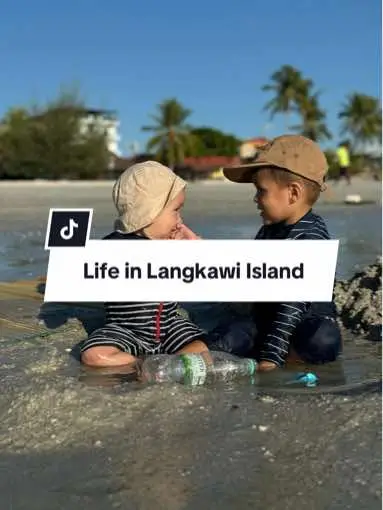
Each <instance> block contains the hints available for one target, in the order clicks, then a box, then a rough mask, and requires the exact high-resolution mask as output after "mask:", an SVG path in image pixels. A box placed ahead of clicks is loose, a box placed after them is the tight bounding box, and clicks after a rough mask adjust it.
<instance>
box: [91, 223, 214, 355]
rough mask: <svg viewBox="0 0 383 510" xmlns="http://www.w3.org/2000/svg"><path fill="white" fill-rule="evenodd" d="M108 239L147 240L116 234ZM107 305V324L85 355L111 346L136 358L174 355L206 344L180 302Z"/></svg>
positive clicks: (203, 332) (92, 340)
mask: <svg viewBox="0 0 383 510" xmlns="http://www.w3.org/2000/svg"><path fill="white" fill-rule="evenodd" d="M104 239H116V240H118V239H120V240H122V239H129V240H132V239H137V240H138V239H140V240H143V239H147V238H143V237H139V236H137V235H135V234H124V233H122V232H118V231H116V232H112V233H111V234H109V235H108V236H106V237H105V238H104ZM128 285H129V284H127V293H129V286H128ZM104 306H105V319H106V320H105V325H104V326H103V327H101V328H99V329H97V330H95V331H93V332H92V333H91V334H90V335H89V337H88V338H87V339H86V340H85V341H84V342H83V343H82V345H81V351H82V352H84V351H86V350H87V349H90V348H91V347H96V346H101V345H103V346H105V345H109V346H112V347H117V348H118V349H120V350H121V351H123V352H127V353H129V354H132V355H133V356H142V355H145V354H159V353H167V354H171V353H175V352H177V351H178V350H180V349H182V348H183V347H185V346H186V345H188V344H190V343H191V342H193V341H194V340H202V341H203V338H204V336H205V334H206V333H205V331H204V330H202V329H201V328H199V327H198V326H196V325H195V324H194V323H193V322H191V321H190V320H188V319H187V318H185V317H182V316H181V315H180V314H179V313H178V304H177V303H173V302H163V303H141V302H126V303H125V302H124V303H112V302H109V303H105V305H104Z"/></svg>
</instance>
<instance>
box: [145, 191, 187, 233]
mask: <svg viewBox="0 0 383 510" xmlns="http://www.w3.org/2000/svg"><path fill="white" fill-rule="evenodd" d="M184 202H185V192H184V191H181V193H179V194H178V195H177V196H176V198H174V199H173V200H172V201H171V202H169V203H168V205H167V206H166V207H165V208H164V209H163V211H162V212H161V213H160V214H159V215H158V216H157V218H156V219H155V220H154V221H153V223H152V224H151V225H149V226H148V227H147V228H146V229H145V234H146V235H147V236H148V237H149V238H150V239H172V238H173V237H174V235H175V233H176V232H177V230H178V229H179V227H180V225H181V223H182V218H181V213H180V211H181V208H182V206H183V204H184Z"/></svg>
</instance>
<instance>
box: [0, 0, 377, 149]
mask: <svg viewBox="0 0 383 510" xmlns="http://www.w3.org/2000/svg"><path fill="white" fill-rule="evenodd" d="M380 23H381V7H380V0H321V1H319V0H296V1H295V2H291V1H290V0H273V1H260V0H238V1H237V2H234V0H231V1H229V0H194V1H193V2H182V1H179V0H177V1H176V0H163V1H161V2H159V1H158V0H141V1H136V0H125V1H124V0H110V1H109V2H102V1H101V0H99V1H97V0H77V1H75V0H66V1H65V2H52V1H51V0H50V1H47V0H34V1H31V0H12V1H11V0H3V2H1V5H0V31H1V38H0V65H1V67H0V68H1V75H2V80H1V94H0V115H3V114H4V112H5V111H6V110H7V109H8V108H9V107H11V106H16V105H28V104H29V103H31V102H32V101H38V102H44V101H46V100H49V99H52V98H54V97H55V95H56V94H57V92H58V90H59V87H60V86H62V85H66V86H71V85H72V84H77V85H78V86H79V88H80V91H81V94H82V96H83V98H84V99H85V100H86V102H87V104H88V105H89V106H91V107H97V108H99V107H100V108H110V109H115V110H117V112H118V115H119V117H120V120H121V134H122V137H123V140H122V145H121V149H122V150H123V152H124V153H129V149H128V146H129V144H131V143H132V142H133V141H138V142H139V143H140V149H141V150H143V149H144V143H145V140H146V139H147V136H148V134H147V133H143V132H141V130H140V128H141V126H142V125H143V124H148V122H149V120H150V119H149V117H148V116H149V114H151V113H154V111H155V107H156V105H157V104H158V103H159V102H160V101H162V100H163V99H166V98H169V97H176V98H178V99H179V100H180V101H181V102H182V103H183V104H184V105H185V106H187V107H189V108H190V109H192V110H193V114H192V116H191V117H190V122H191V123H192V124H194V125H211V126H214V127H217V128H219V129H222V130H224V131H227V132H231V133H234V134H236V135H237V136H239V137H241V138H249V137H254V136H260V135H266V136H268V137H271V136H275V135H278V134H280V133H282V132H283V131H284V121H283V118H282V117H276V118H275V119H274V120H273V122H272V124H270V121H269V117H268V115H267V114H266V113H264V112H262V108H263V106H264V104H265V102H266V101H267V100H268V98H269V96H268V95H267V94H265V93H264V92H262V91H261V86H262V85H263V84H265V83H267V82H268V79H269V76H270V75H271V73H272V72H273V71H275V70H276V69H278V68H279V67H280V66H281V65H283V64H291V65H293V66H295V67H297V68H298V69H300V70H301V71H302V72H303V74H304V75H305V76H307V77H310V78H312V79H313V80H314V82H315V83H316V85H317V87H318V88H319V89H321V90H323V94H322V96H321V104H322V106H323V108H325V109H326V110H327V115H328V125H329V127H330V129H331V130H332V131H333V132H334V134H335V135H337V133H338V128H339V125H338V121H337V112H338V110H339V108H340V105H341V104H342V102H343V101H344V99H345V97H346V95H347V94H348V93H350V92H353V91H359V92H363V93H366V94H371V95H375V96H380V91H381V85H380V76H381V67H380V66H381V64H380V60H381V34H380Z"/></svg>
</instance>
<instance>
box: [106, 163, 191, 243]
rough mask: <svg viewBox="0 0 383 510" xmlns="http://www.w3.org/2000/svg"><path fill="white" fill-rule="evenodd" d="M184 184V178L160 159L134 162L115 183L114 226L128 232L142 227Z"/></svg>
mask: <svg viewBox="0 0 383 510" xmlns="http://www.w3.org/2000/svg"><path fill="white" fill-rule="evenodd" d="M185 187H186V182H185V181H184V180H183V179H181V178H180V177H178V176H177V175H176V174H175V173H174V172H173V171H172V170H170V168H167V167H166V166H164V165H162V164H161V163H158V162H157V161H145V162H143V163H136V164H135V165H132V166H131V167H129V168H128V169H127V170H125V171H124V172H123V173H122V174H121V175H120V177H119V178H118V179H117V181H116V183H115V184H114V187H113V201H114V204H115V206H116V209H117V211H118V219H117V220H116V223H115V228H116V229H118V230H120V231H122V232H126V233H127V234H130V233H132V232H141V231H143V229H145V228H146V227H148V226H149V225H151V224H152V223H153V222H154V221H155V219H156V218H158V216H159V215H160V213H161V212H162V211H163V210H164V208H165V207H166V206H168V205H169V204H170V203H171V202H172V201H173V200H175V199H176V198H177V197H179V196H180V195H181V193H182V191H184V189H185ZM181 205H182V204H181Z"/></svg>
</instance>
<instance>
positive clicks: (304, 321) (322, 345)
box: [208, 210, 341, 366]
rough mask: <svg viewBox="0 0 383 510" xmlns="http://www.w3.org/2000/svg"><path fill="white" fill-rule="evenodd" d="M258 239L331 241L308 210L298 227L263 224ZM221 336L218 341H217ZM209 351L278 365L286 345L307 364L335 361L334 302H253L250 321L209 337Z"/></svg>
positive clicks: (338, 338)
mask: <svg viewBox="0 0 383 510" xmlns="http://www.w3.org/2000/svg"><path fill="white" fill-rule="evenodd" d="M256 239H291V240H294V239H310V240H314V239H318V240H319V239H330V235H329V233H328V230H327V227H326V224H325V222H324V220H323V219H322V218H321V217H320V216H319V215H317V214H315V213H313V212H312V211H311V210H310V211H309V212H308V213H307V214H306V215H305V216H304V217H303V218H301V219H300V220H299V221H298V222H297V223H295V224H293V225H288V224H286V223H284V222H281V223H277V224H271V225H264V226H263V227H261V229H260V230H259V232H258V234H257V235H256ZM219 335H220V336H221V338H220V339H218V336H219ZM211 338H212V339H213V338H214V340H213V342H212V343H210V342H208V345H209V347H210V348H211V349H213V348H215V347H217V348H219V349H222V350H228V351H229V352H232V353H233V354H238V355H249V353H250V352H251V353H253V355H254V357H255V358H256V359H258V360H259V361H271V362H273V363H276V364H277V365H278V366H282V365H283V364H284V363H285V360H286V358H287V356H288V354H289V351H290V346H291V347H292V348H293V349H294V350H295V351H296V352H297V354H298V355H299V356H300V357H301V358H302V359H303V360H304V361H307V362H309V363H326V362H329V361H334V360H335V359H336V358H337V356H338V354H339V352H340V350H341V335H340V330H339V326H338V324H337V322H336V308H335V305H334V303H333V302H329V303H326V302H323V303H322V302H321V303H307V302H296V303H255V304H254V305H253V321H249V320H247V321H246V320H241V321H238V323H233V324H231V325H230V326H229V327H227V326H226V331H225V332H224V331H223V330H222V329H221V330H217V331H216V332H214V333H213V335H212V336H211Z"/></svg>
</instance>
